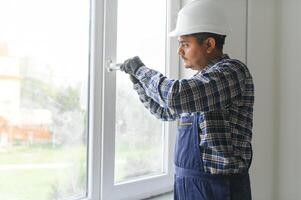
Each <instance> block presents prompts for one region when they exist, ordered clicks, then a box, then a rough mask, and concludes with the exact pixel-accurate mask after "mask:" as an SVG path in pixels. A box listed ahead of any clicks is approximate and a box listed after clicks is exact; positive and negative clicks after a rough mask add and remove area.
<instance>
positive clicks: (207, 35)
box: [189, 33, 226, 51]
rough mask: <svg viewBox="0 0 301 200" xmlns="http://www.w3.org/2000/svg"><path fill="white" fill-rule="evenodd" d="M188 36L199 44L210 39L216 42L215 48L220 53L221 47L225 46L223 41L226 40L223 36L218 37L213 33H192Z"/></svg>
mask: <svg viewBox="0 0 301 200" xmlns="http://www.w3.org/2000/svg"><path fill="white" fill-rule="evenodd" d="M189 36H193V37H195V38H196V39H197V41H198V43H199V44H202V43H203V42H204V40H206V39H207V38H210V37H212V38H214V40H215V42H216V48H217V49H218V50H220V51H223V46H224V44H225V39H226V36H225V35H219V34H215V33H193V34H190V35H189Z"/></svg>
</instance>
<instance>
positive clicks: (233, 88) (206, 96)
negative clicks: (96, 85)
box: [135, 63, 246, 114]
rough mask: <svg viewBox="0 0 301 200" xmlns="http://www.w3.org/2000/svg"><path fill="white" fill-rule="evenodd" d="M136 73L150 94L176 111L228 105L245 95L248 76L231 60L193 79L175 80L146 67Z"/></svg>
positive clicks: (191, 110)
mask: <svg viewBox="0 0 301 200" xmlns="http://www.w3.org/2000/svg"><path fill="white" fill-rule="evenodd" d="M135 76H136V78H137V79H138V80H139V81H140V82H141V83H142V87H143V88H144V90H145V92H146V94H147V96H149V97H150V98H152V99H153V100H154V101H156V102H157V103H158V104H159V105H160V106H161V107H164V108H166V107H167V108H169V109H170V111H171V113H172V114H181V113H192V112H208V111H212V110H219V109H222V108H226V107H228V106H229V105H230V104H231V103H232V101H234V100H235V99H237V98H240V97H241V96H242V93H243V90H244V85H245V84H244V81H245V79H246V73H245V69H244V68H243V67H240V66H238V65H233V64H231V63H224V64H219V65H217V66H213V67H211V68H210V69H209V70H207V71H206V72H205V73H198V74H197V75H195V76H193V77H192V78H190V79H180V80H171V79H168V78H166V77H165V76H164V75H163V74H161V73H160V72H158V71H156V70H152V69H149V68H147V67H145V66H143V67H140V68H139V69H138V70H137V72H136V74H135Z"/></svg>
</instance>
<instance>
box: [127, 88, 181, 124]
mask: <svg viewBox="0 0 301 200" xmlns="http://www.w3.org/2000/svg"><path fill="white" fill-rule="evenodd" d="M133 88H134V90H135V91H136V92H137V93H138V95H139V99H140V101H141V102H142V103H143V105H144V107H145V108H147V109H148V110H149V111H150V112H151V114H152V115H154V116H155V117H156V118H158V119H160V120H162V121H174V120H176V119H177V118H178V116H177V115H175V114H172V113H171V112H170V110H169V109H168V108H163V107H161V106H160V105H159V104H158V103H157V102H155V101H154V100H153V99H152V98H150V97H148V96H147V95H146V93H145V90H144V88H143V87H142V85H141V83H136V84H134V86H133Z"/></svg>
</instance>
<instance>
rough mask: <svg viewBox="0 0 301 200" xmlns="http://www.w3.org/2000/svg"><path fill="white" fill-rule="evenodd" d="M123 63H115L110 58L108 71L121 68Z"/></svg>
mask: <svg viewBox="0 0 301 200" xmlns="http://www.w3.org/2000/svg"><path fill="white" fill-rule="evenodd" d="M121 65H122V63H113V61H112V60H108V62H107V70H108V72H112V71H116V70H120V66H121Z"/></svg>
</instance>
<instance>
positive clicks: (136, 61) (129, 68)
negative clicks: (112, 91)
mask: <svg viewBox="0 0 301 200" xmlns="http://www.w3.org/2000/svg"><path fill="white" fill-rule="evenodd" d="M141 66H144V64H143V62H142V61H141V60H140V58H139V57H138V56H135V57H133V58H130V59H127V60H126V61H124V63H122V64H121V65H120V70H121V71H124V72H125V73H128V74H135V73H136V71H137V70H138V69H139V68H140V67H141Z"/></svg>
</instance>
